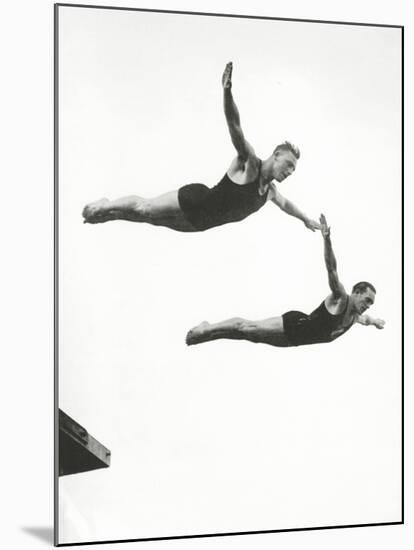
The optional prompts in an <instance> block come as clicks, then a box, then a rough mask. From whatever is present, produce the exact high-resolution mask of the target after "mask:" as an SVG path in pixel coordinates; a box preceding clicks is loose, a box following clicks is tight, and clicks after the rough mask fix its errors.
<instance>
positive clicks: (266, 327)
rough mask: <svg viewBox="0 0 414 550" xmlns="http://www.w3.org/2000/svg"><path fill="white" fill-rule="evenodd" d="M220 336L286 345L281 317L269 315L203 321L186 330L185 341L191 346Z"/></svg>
mask: <svg viewBox="0 0 414 550" xmlns="http://www.w3.org/2000/svg"><path fill="white" fill-rule="evenodd" d="M221 338H226V339H230V340H248V341H249V342H255V343H263V344H270V345H273V346H278V347H285V346H287V345H288V341H287V339H286V336H285V333H284V329H283V319H282V317H271V318H270V319H264V320H262V321H249V320H248V319H243V318H241V317H233V318H231V319H227V320H226V321H222V322H220V323H214V324H210V323H208V322H207V321H204V322H203V323H201V324H200V325H198V326H196V327H194V328H193V329H191V330H190V331H189V332H188V334H187V338H186V342H187V344H188V345H189V346H191V345H194V344H201V343H202V342H210V341H211V340H218V339H221Z"/></svg>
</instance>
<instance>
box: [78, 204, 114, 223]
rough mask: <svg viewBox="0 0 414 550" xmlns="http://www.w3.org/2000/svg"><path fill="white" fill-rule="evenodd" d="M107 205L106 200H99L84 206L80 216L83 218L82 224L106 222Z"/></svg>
mask: <svg viewBox="0 0 414 550" xmlns="http://www.w3.org/2000/svg"><path fill="white" fill-rule="evenodd" d="M108 203H109V200H108V199H101V200H99V201H96V202H91V203H89V204H87V205H86V206H85V208H84V209H83V211H82V216H83V217H84V218H85V220H84V223H102V222H103V221H107V220H106V219H105V218H106V215H107V212H108V211H107V209H106V208H105V206H107V205H108Z"/></svg>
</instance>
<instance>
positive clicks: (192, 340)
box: [185, 321, 210, 346]
mask: <svg viewBox="0 0 414 550" xmlns="http://www.w3.org/2000/svg"><path fill="white" fill-rule="evenodd" d="M209 326H210V325H209V323H207V321H204V322H202V323H200V324H199V325H197V326H196V327H194V328H192V329H191V330H190V331H189V332H188V333H187V336H186V339H185V343H186V344H187V346H193V345H194V344H201V342H206V341H207V338H208V337H207V329H208V328H209Z"/></svg>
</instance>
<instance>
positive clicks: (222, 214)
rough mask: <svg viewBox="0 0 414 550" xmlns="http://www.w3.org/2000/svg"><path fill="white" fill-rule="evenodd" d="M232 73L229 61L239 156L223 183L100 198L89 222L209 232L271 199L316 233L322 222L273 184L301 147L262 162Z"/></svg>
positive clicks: (283, 147)
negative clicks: (244, 122) (246, 129)
mask: <svg viewBox="0 0 414 550" xmlns="http://www.w3.org/2000/svg"><path fill="white" fill-rule="evenodd" d="M232 70H233V66H232V63H228V64H227V65H226V68H225V70H224V73H223V77H222V85H223V98H224V113H225V116H226V120H227V124H228V128H229V132H230V136H231V140H232V142H233V145H234V147H235V148H236V151H237V157H236V158H235V159H234V160H233V161H232V163H231V165H230V167H229V169H228V170H227V172H226V174H225V175H224V177H223V178H222V180H221V181H220V182H219V183H218V184H217V185H216V186H214V187H212V188H209V187H207V186H206V185H203V184H201V183H192V184H189V185H185V186H184V187H181V188H180V189H178V190H175V191H170V192H168V193H165V194H164V195H161V196H159V197H156V198H153V199H144V198H142V197H138V196H136V195H133V196H129V197H124V198H121V199H117V200H113V201H109V200H108V199H101V200H100V201H97V202H94V203H91V204H88V205H86V206H85V208H84V209H83V212H82V215H83V217H84V222H85V223H103V222H107V221H110V220H128V221H133V222H144V223H150V224H152V225H161V226H164V227H169V228H170V229H174V230H176V231H184V232H194V231H204V230H206V229H210V228H212V227H217V226H219V225H223V224H227V223H232V222H238V221H240V220H243V219H244V218H247V216H250V215H251V214H253V213H254V212H256V211H257V210H259V209H260V208H261V207H262V206H263V205H264V204H265V203H266V202H267V201H268V200H271V201H272V202H273V203H275V204H276V205H277V206H279V208H281V209H282V210H283V211H285V212H286V213H287V214H290V215H291V216H295V217H296V218H298V219H299V220H301V221H302V222H303V223H304V224H305V226H306V227H307V228H308V229H310V230H311V231H315V229H319V228H320V227H319V224H318V223H317V222H315V221H314V220H312V219H310V218H308V216H306V215H305V214H304V213H303V212H301V210H299V208H297V206H295V205H294V204H293V203H292V202H291V201H289V200H287V199H285V198H284V197H283V196H282V195H281V194H280V193H279V191H278V190H277V189H276V186H275V183H274V180H276V181H277V182H281V181H283V180H284V179H285V178H287V177H288V176H290V175H291V174H292V173H293V171H294V170H295V168H296V162H297V160H298V159H299V156H300V152H299V149H298V148H297V147H295V146H294V145H292V144H291V143H289V142H287V141H285V142H284V143H282V144H280V145H278V146H277V147H276V149H275V150H274V151H273V153H272V154H271V155H270V157H269V158H267V159H265V160H263V161H261V160H260V159H259V158H258V157H257V156H256V153H255V152H254V149H253V147H252V146H251V145H250V144H249V143H248V142H247V141H246V139H245V138H244V135H243V132H242V129H241V126H240V116H239V112H238V109H237V106H236V104H235V103H234V100H233V95H232V91H231V87H232V80H231V77H232Z"/></svg>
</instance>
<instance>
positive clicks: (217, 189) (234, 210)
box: [178, 162, 269, 231]
mask: <svg viewBox="0 0 414 550" xmlns="http://www.w3.org/2000/svg"><path fill="white" fill-rule="evenodd" d="M261 169H262V163H261V162H260V167H259V173H258V176H257V178H256V179H255V180H254V181H252V182H250V183H246V184H244V185H239V184H237V183H234V181H232V180H231V179H230V178H229V176H228V175H227V173H226V174H225V175H224V176H223V178H222V179H221V181H220V182H219V183H218V184H217V185H215V186H214V187H212V188H209V187H207V186H206V185H204V184H202V183H190V184H189V185H184V187H181V188H180V189H179V190H178V201H179V204H180V207H181V210H182V211H183V213H184V215H185V217H186V219H187V220H188V221H189V222H190V223H191V224H192V225H193V227H194V229H196V230H197V231H205V230H206V229H210V228H211V227H216V226H218V225H223V224H225V223H232V222H238V221H240V220H244V218H247V216H250V215H251V214H253V213H254V212H257V210H259V209H260V208H261V207H262V206H263V205H264V204H265V202H266V200H267V195H268V192H269V188H268V189H267V190H266V192H265V193H264V194H263V195H260V194H259V183H260V175H261Z"/></svg>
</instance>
